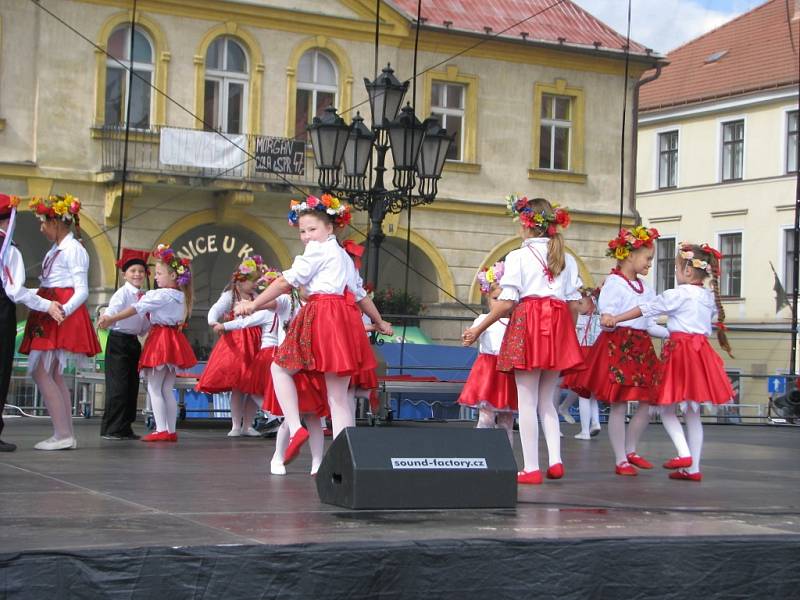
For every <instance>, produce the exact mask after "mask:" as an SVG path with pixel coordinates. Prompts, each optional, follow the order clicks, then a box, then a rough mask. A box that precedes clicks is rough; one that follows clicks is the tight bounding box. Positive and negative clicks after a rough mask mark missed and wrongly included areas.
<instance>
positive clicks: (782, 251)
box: [778, 225, 794, 296]
mask: <svg viewBox="0 0 800 600" xmlns="http://www.w3.org/2000/svg"><path fill="white" fill-rule="evenodd" d="M780 231H781V233H780V239H779V241H778V256H780V260H779V261H778V263H779V266H778V269H780V270H779V271H778V279H780V280H781V285H782V286H783V289H784V290H785V291H786V294H787V295H789V296H791V294H792V290H790V289H789V288H787V287H786V278H785V277H784V275H785V273H786V269H787V267H788V265H787V264H786V254H787V250H788V246H787V244H786V232H787V231H788V232H792V231H794V225H781V229H780Z"/></svg>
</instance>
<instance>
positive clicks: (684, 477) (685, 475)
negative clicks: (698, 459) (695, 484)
mask: <svg viewBox="0 0 800 600" xmlns="http://www.w3.org/2000/svg"><path fill="white" fill-rule="evenodd" d="M669 478H670V479H680V480H681V481H702V480H703V474H702V473H689V472H688V471H684V470H683V469H681V470H680V471H673V472H672V473H670V474H669Z"/></svg>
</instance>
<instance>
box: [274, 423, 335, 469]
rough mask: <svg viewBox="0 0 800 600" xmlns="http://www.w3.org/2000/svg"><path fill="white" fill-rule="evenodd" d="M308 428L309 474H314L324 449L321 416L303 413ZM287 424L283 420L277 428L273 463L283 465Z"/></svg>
mask: <svg viewBox="0 0 800 600" xmlns="http://www.w3.org/2000/svg"><path fill="white" fill-rule="evenodd" d="M303 420H304V421H305V422H306V429H308V446H309V448H310V449H311V474H312V475H314V474H316V472H317V471H318V470H319V465H320V464H321V463H322V454H323V451H324V449H325V434H324V433H323V429H324V425H323V421H322V418H321V417H318V416H317V415H311V414H306V415H303ZM289 438H290V435H289V426H288V425H287V424H286V421H285V420H284V421H283V423H281V426H280V427H279V428H278V436H277V437H276V438H275V454H273V455H272V461H271V462H272V464H273V465H283V455H284V454H285V453H286V448H288V447H289Z"/></svg>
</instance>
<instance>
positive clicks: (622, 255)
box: [606, 225, 661, 260]
mask: <svg viewBox="0 0 800 600" xmlns="http://www.w3.org/2000/svg"><path fill="white" fill-rule="evenodd" d="M660 235H661V234H660V233H658V229H655V228H654V227H651V228H649V229H648V228H647V227H644V226H642V225H637V226H636V227H634V228H633V229H625V228H624V227H623V228H622V229H620V230H619V234H618V235H617V237H615V238H614V239H613V240H611V241H610V242H608V249H607V250H606V256H610V257H611V258H616V259H617V260H625V259H626V258H628V256H630V253H631V252H633V251H634V250H638V249H639V248H641V247H642V246H644V247H645V248H652V247H653V241H654V240H657V239H658V238H659V236H660Z"/></svg>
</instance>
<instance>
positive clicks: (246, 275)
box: [232, 254, 266, 281]
mask: <svg viewBox="0 0 800 600" xmlns="http://www.w3.org/2000/svg"><path fill="white" fill-rule="evenodd" d="M265 269H266V265H265V264H264V259H263V258H261V257H260V256H259V255H258V254H253V255H251V256H248V257H247V258H245V259H244V260H243V261H242V262H241V264H240V265H239V266H238V267H236V270H235V271H234V272H233V277H232V279H233V281H258V279H259V278H260V277H261V275H262V274H263V272H264V270H265Z"/></svg>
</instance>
